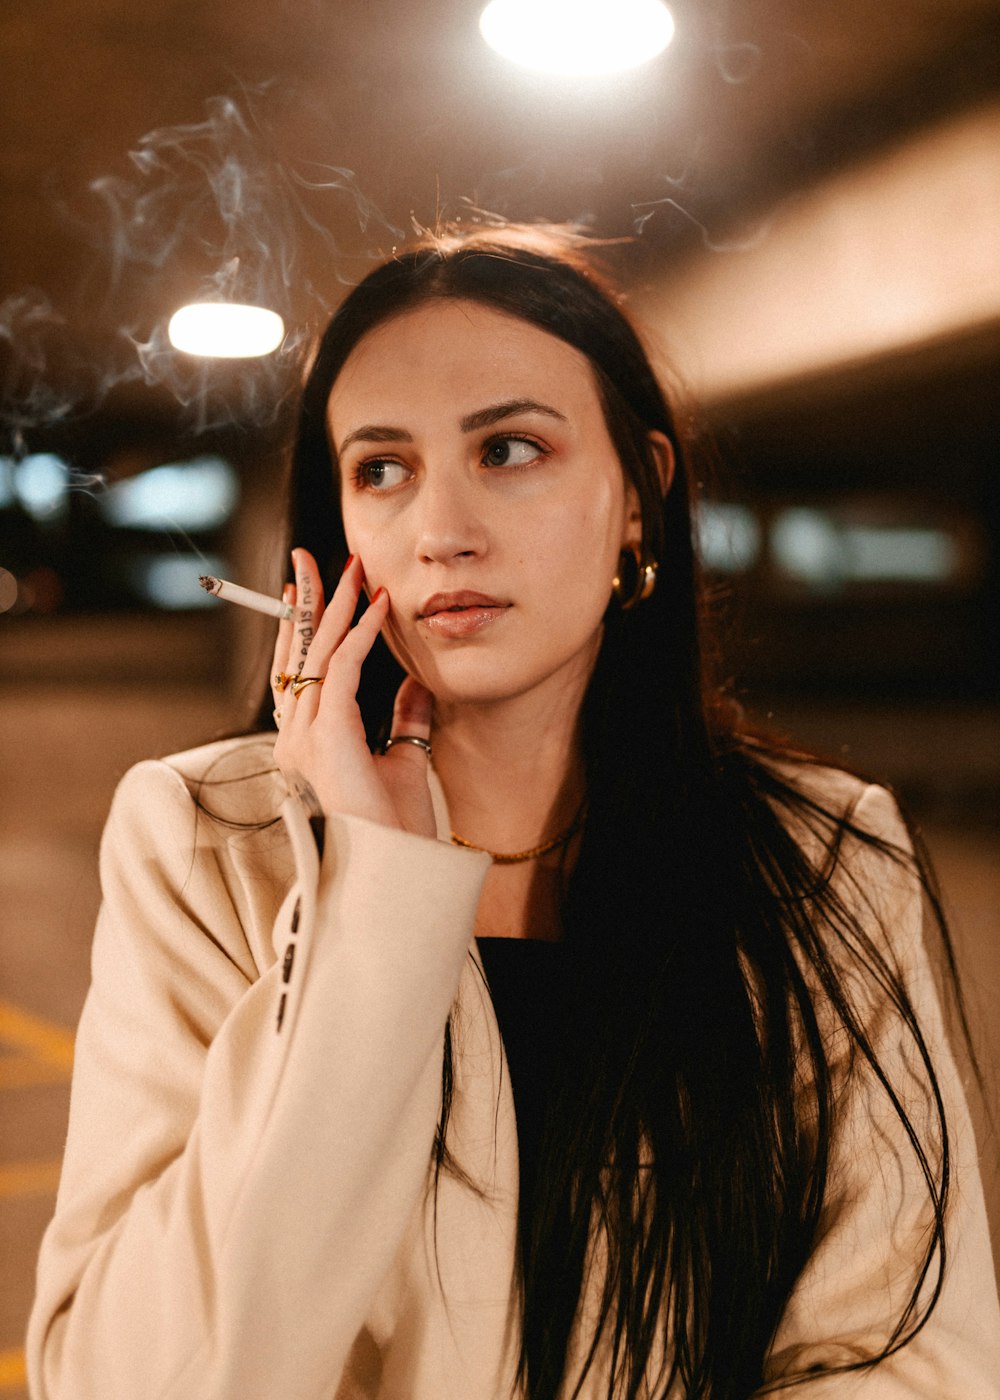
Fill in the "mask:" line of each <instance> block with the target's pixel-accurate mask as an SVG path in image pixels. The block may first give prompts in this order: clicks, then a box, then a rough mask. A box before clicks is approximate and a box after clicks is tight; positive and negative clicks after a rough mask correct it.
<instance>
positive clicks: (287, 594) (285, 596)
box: [281, 583, 295, 603]
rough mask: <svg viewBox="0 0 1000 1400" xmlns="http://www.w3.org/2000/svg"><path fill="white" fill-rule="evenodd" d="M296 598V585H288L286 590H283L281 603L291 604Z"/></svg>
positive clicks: (285, 587)
mask: <svg viewBox="0 0 1000 1400" xmlns="http://www.w3.org/2000/svg"><path fill="white" fill-rule="evenodd" d="M294 597H295V584H294V583H286V584H285V586H284V588H283V589H282V590H281V601H282V602H283V603H290V602H291V601H292V599H293V598H294Z"/></svg>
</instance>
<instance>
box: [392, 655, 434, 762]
mask: <svg viewBox="0 0 1000 1400" xmlns="http://www.w3.org/2000/svg"><path fill="white" fill-rule="evenodd" d="M433 717H434V697H433V695H432V694H431V693H430V691H429V690H428V689H427V687H426V686H423V685H421V684H420V682H419V681H417V680H414V678H413V677H412V676H407V677H406V679H405V680H404V681H403V684H402V685H401V686H400V687H399V689H398V690H397V691H396V702H395V704H394V705H393V707H392V727H391V729H390V730H389V734H390V736H391V737H392V738H399V736H400V735H404V734H405V735H407V736H409V737H410V738H412V739H424V740H425V741H426V742H427V743H430V738H431V721H432V719H433ZM408 755H409V756H410V757H409V761H410V762H412V761H413V759H416V760H418V761H419V760H420V759H421V756H423V757H424V758H426V752H425V751H424V750H422V749H420V748H419V747H418V746H417V745H416V744H396V745H394V746H393V747H392V748H391V749H390V750H389V753H388V755H387V756H388V757H389V758H392V759H393V760H394V761H396V762H398V761H399V759H400V758H402V759H404V761H405V760H407V757H408Z"/></svg>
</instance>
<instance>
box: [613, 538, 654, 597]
mask: <svg viewBox="0 0 1000 1400" xmlns="http://www.w3.org/2000/svg"><path fill="white" fill-rule="evenodd" d="M658 567H659V566H658V564H657V562H656V560H655V559H651V560H650V561H649V562H648V563H646V564H644V563H643V562H642V553H641V552H640V550H639V546H638V545H635V544H633V545H629V547H628V549H623V550H622V552H621V554H620V555H619V556H618V572H617V574H616V575H615V577H614V578H613V579H612V581H611V592H612V593H613V594H614V596H615V597H616V598H617V600H618V605H619V607H620V608H621V610H622V612H628V610H629V608H634V607H635V605H636V603H642V602H644V601H645V599H647V598H648V597H649V595H650V594H651V593H652V591H653V589H654V588H655V587H656V570H657V568H658Z"/></svg>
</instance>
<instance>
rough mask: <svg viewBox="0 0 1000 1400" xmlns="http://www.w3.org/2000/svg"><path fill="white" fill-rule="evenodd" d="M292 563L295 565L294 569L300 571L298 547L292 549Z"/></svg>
mask: <svg viewBox="0 0 1000 1400" xmlns="http://www.w3.org/2000/svg"><path fill="white" fill-rule="evenodd" d="M292 565H293V567H294V569H295V572H296V573H298V571H299V551H298V550H297V549H293V550H292Z"/></svg>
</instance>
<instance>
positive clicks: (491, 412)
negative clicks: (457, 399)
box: [458, 399, 566, 433]
mask: <svg viewBox="0 0 1000 1400" xmlns="http://www.w3.org/2000/svg"><path fill="white" fill-rule="evenodd" d="M518 413H544V414H546V415H547V417H549V418H558V419H559V420H560V421H561V422H563V423H565V422H566V415H565V414H563V413H560V412H559V410H558V409H556V408H550V407H549V405H548V404H545V403H538V402H537V401H536V400H535V399H508V400H507V401H506V402H505V403H495V404H491V405H490V407H489V408H479V409H477V410H476V412H475V413H467V414H466V415H465V417H464V418H461V419H459V424H458V426H459V427H460V428H461V430H462V432H463V433H471V432H475V431H476V430H477V429H479V428H490V427H492V426H493V424H494V423H499V422H500V421H501V420H502V419H504V418H513V417H514V416H515V414H518Z"/></svg>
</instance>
